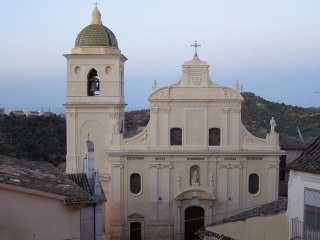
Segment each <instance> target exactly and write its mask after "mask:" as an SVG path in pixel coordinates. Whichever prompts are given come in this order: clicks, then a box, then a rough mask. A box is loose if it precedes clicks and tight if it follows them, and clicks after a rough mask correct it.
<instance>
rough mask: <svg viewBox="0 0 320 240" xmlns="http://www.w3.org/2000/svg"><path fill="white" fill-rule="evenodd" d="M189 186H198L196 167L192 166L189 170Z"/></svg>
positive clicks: (198, 169) (198, 170) (198, 179)
mask: <svg viewBox="0 0 320 240" xmlns="http://www.w3.org/2000/svg"><path fill="white" fill-rule="evenodd" d="M190 185H191V186H199V185H200V168H199V166H198V165H193V166H192V167H191V168H190Z"/></svg>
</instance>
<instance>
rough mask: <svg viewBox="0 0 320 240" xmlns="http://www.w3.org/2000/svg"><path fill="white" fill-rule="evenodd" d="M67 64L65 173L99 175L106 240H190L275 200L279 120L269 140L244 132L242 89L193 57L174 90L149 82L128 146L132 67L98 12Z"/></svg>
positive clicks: (80, 36) (69, 56) (93, 15)
mask: <svg viewBox="0 0 320 240" xmlns="http://www.w3.org/2000/svg"><path fill="white" fill-rule="evenodd" d="M65 57H66V58H67V69H68V79H67V97H66V104H65V113H66V121H67V172H68V173H77V172H82V171H83V170H84V168H86V169H87V168H90V169H91V171H94V172H98V173H99V175H100V179H101V181H102V185H103V189H104V192H105V194H106V197H107V203H106V206H105V210H104V211H105V239H132V240H140V239H145V240H147V239H152V240H156V239H179V240H180V239H181V240H182V239H186V240H189V239H190V240H191V239H195V237H196V236H195V234H196V231H197V230H199V229H201V228H202V227H204V226H206V225H208V224H211V223H213V222H214V221H217V220H219V219H222V218H225V217H226V216H228V215H233V214H235V213H236V212H237V211H241V210H243V209H247V208H251V207H254V206H257V205H261V204H264V203H267V202H270V201H274V200H276V199H277V198H278V174H279V173H278V172H279V170H278V165H279V156H280V155H282V154H283V153H282V151H281V150H280V147H279V136H278V133H277V132H276V131H275V125H276V124H275V121H274V119H272V120H271V121H270V132H269V134H268V135H267V136H266V138H265V139H261V138H257V137H255V136H253V135H252V134H251V133H250V132H248V130H246V128H245V127H244V125H243V124H242V122H241V103H242V101H243V98H242V96H241V93H240V89H239V87H238V86H237V87H235V88H228V87H223V86H220V85H218V84H217V83H216V82H215V81H213V80H211V78H210V74H209V65H208V64H207V63H206V62H205V61H202V60H201V59H200V58H199V57H198V54H197V53H196V54H195V55H194V57H193V58H192V59H191V60H190V61H186V62H185V63H184V64H183V66H182V74H181V79H180V80H178V81H177V82H176V83H174V84H173V85H170V86H167V87H162V88H158V87H157V85H156V83H154V84H153V88H152V92H151V95H150V97H149V102H150V121H149V123H148V125H147V126H146V127H145V129H144V130H142V131H141V132H140V133H138V134H137V135H136V136H133V137H130V138H125V137H124V132H125V129H124V110H125V96H124V64H125V61H126V60H127V59H126V57H125V56H124V55H123V54H122V53H121V51H120V49H119V47H118V42H117V39H116V37H115V35H114V34H113V33H112V31H111V30H110V29H108V28H107V27H105V26H104V25H103V24H102V21H101V14H100V11H99V10H98V8H97V7H95V9H94V10H93V13H92V21H91V24H90V25H88V26H87V27H85V28H84V29H83V30H82V31H81V32H80V33H79V35H78V37H77V39H76V44H75V47H74V48H73V49H72V50H71V53H70V54H66V55H65ZM88 140H90V143H92V144H91V145H90V146H87V144H86V143H87V142H88ZM89 148H90V149H89ZM89 153H90V154H91V155H93V156H92V157H90V158H89V157H88V155H89ZM88 159H89V160H90V161H89V163H88ZM87 170H88V169H87Z"/></svg>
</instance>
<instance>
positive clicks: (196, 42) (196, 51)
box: [191, 40, 201, 57]
mask: <svg viewBox="0 0 320 240" xmlns="http://www.w3.org/2000/svg"><path fill="white" fill-rule="evenodd" d="M191 47H194V57H198V47H201V45H200V44H198V41H197V40H195V41H194V44H192V45H191Z"/></svg>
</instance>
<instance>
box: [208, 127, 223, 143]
mask: <svg viewBox="0 0 320 240" xmlns="http://www.w3.org/2000/svg"><path fill="white" fill-rule="evenodd" d="M220 142H221V130H220V128H210V129H209V146H220V144H221V143H220Z"/></svg>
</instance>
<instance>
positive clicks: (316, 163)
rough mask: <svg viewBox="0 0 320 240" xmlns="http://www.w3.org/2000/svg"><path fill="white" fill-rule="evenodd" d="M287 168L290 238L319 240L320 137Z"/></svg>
mask: <svg viewBox="0 0 320 240" xmlns="http://www.w3.org/2000/svg"><path fill="white" fill-rule="evenodd" d="M288 167H289V169H290V178H289V188H288V212H287V215H288V218H289V223H290V236H289V239H305V240H308V239H320V137H319V138H317V139H316V140H315V141H314V142H313V143H312V144H310V145H309V146H308V147H307V148H306V149H305V150H304V152H303V153H302V154H301V155H300V156H299V157H298V158H297V159H296V160H294V161H293V162H292V163H291V164H289V166H288Z"/></svg>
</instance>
